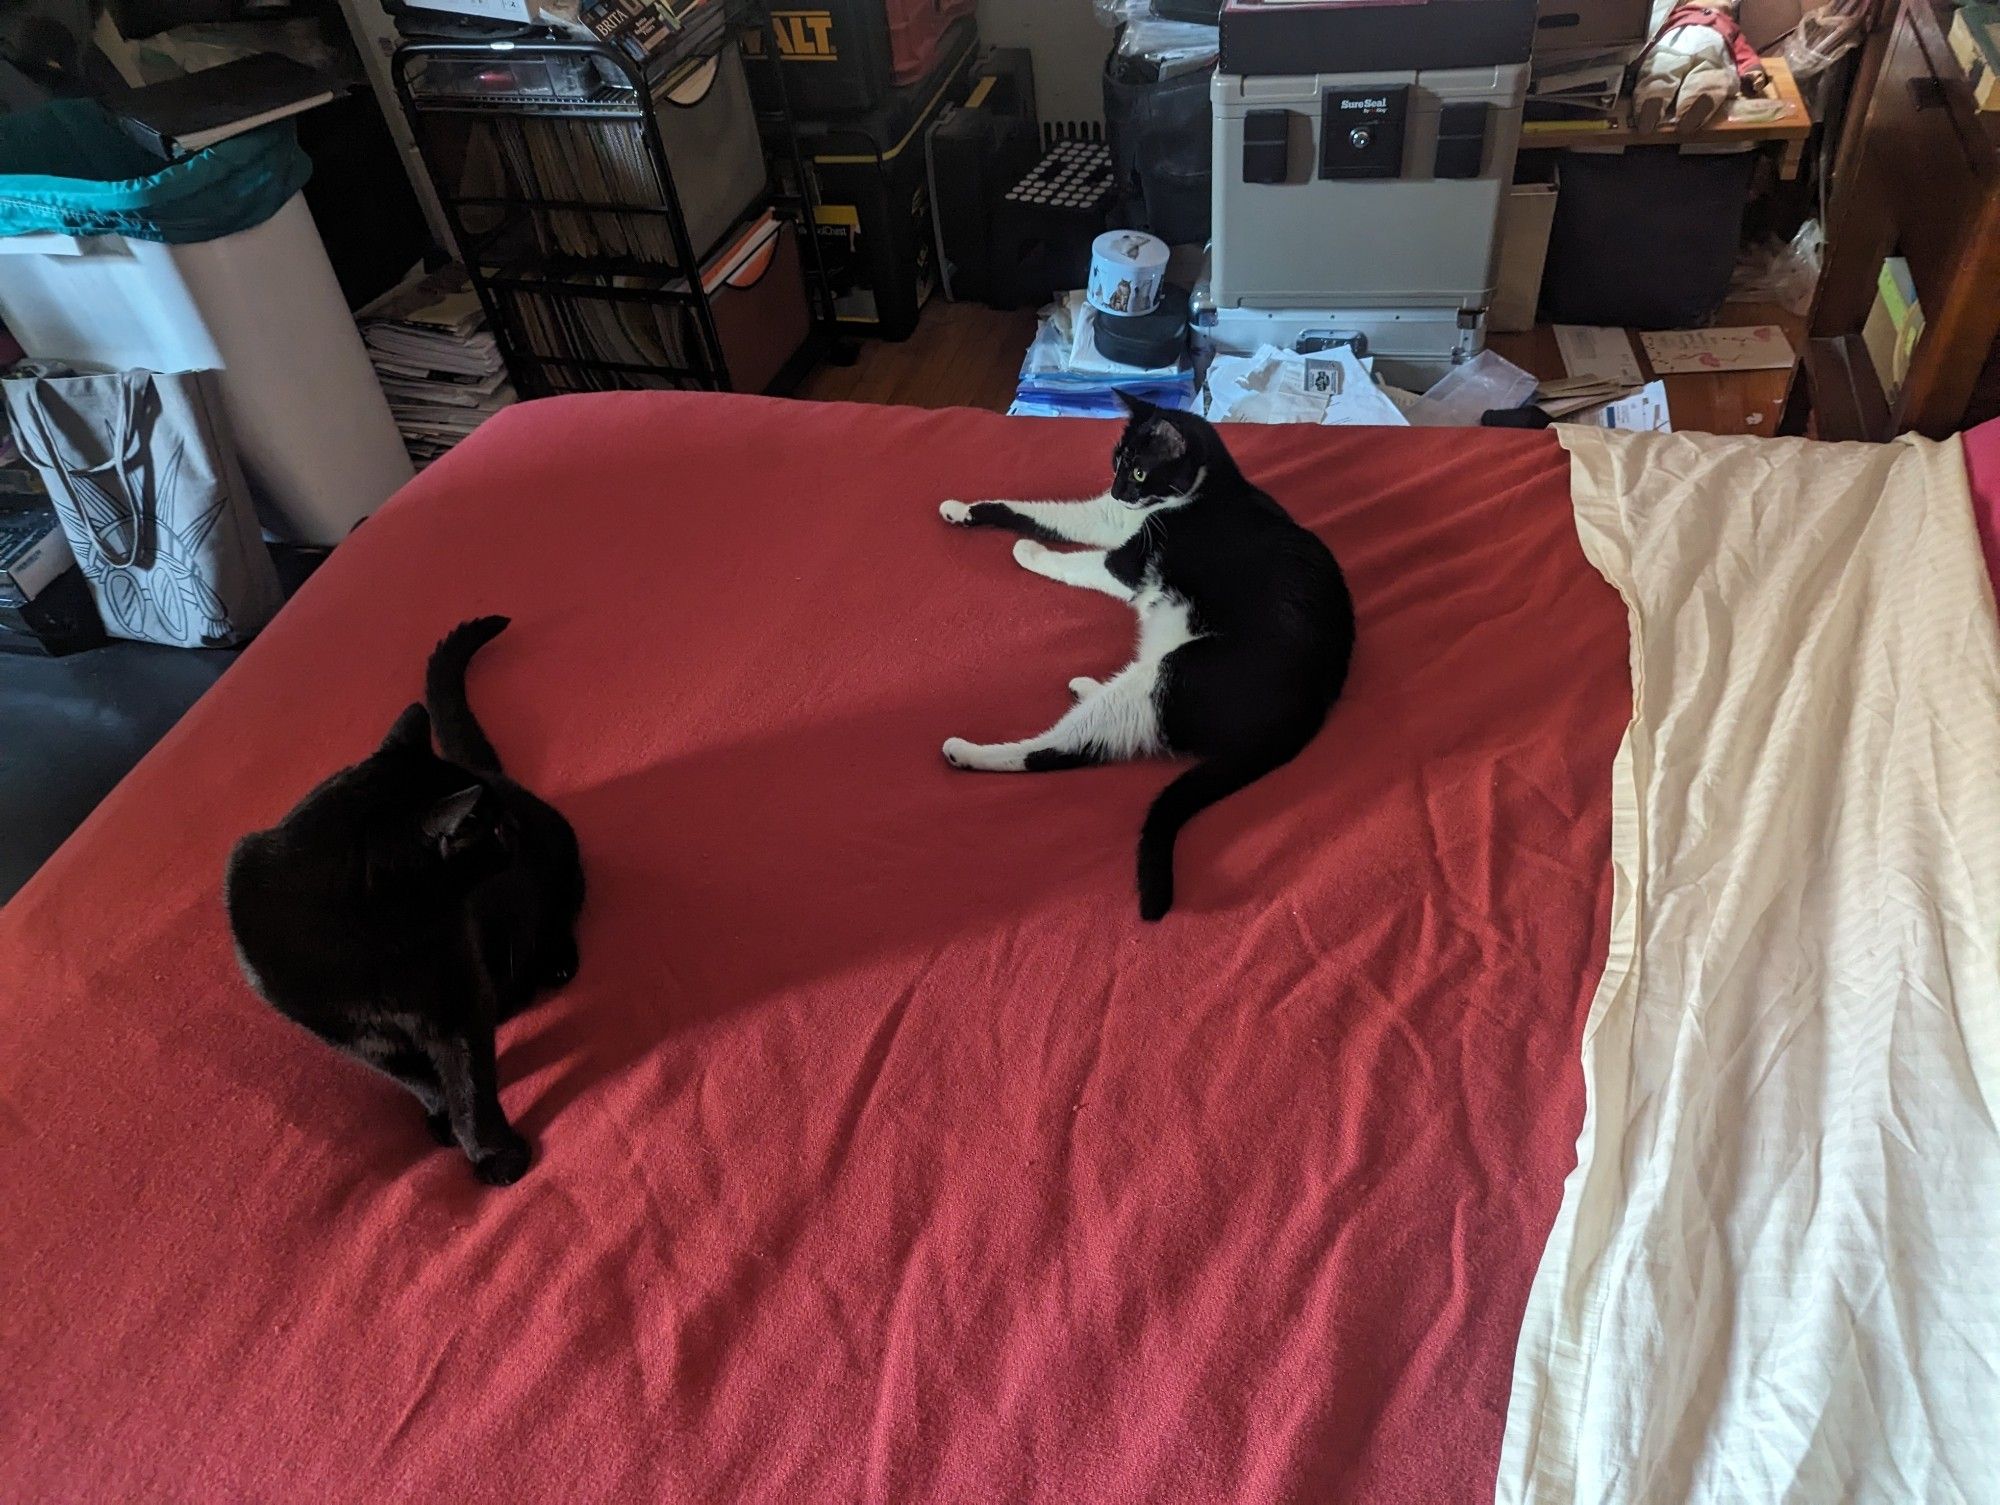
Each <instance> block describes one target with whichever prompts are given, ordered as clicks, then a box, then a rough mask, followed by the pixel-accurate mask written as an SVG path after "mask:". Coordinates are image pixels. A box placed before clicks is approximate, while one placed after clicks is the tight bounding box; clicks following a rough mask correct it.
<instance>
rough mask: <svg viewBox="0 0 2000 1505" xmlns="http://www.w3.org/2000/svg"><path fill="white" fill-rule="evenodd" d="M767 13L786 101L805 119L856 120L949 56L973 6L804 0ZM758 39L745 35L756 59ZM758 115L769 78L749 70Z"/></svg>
mask: <svg viewBox="0 0 2000 1505" xmlns="http://www.w3.org/2000/svg"><path fill="white" fill-rule="evenodd" d="M779 3H780V6H781V7H782V8H774V9H773V10H772V11H771V13H770V14H771V29H772V31H773V32H774V33H775V34H776V37H777V42H778V55H779V57H781V58H782V59H783V60H784V70H785V94H786V97H787V99H788V100H789V101H790V103H791V106H792V113H793V114H795V115H798V116H800V117H803V118H812V117H818V118H825V117H827V116H837V115H861V114H865V113H867V112H869V111H871V110H874V109H875V108H876V107H877V106H879V105H880V104H881V103H882V102H883V99H884V98H885V97H886V96H887V95H888V93H889V91H890V90H891V89H896V88H905V87H909V86H911V85H915V84H920V83H922V82H923V81H924V80H925V79H926V78H928V77H930V76H931V74H932V73H933V72H935V71H936V68H937V66H938V63H939V61H940V60H941V59H943V58H944V57H947V56H949V55H950V52H951V43H950V38H951V36H952V30H953V24H954V23H955V22H957V21H958V20H960V19H961V18H970V16H971V15H972V8H973V4H974V0H807V3H804V4H792V5H786V4H784V0H779ZM765 42H766V38H765V35H764V33H763V32H761V31H755V30H751V31H746V32H745V33H744V34H743V46H744V50H745V51H746V52H748V53H750V54H751V55H752V56H760V55H761V54H762V51H763V48H764V46H765ZM750 73H751V90H752V92H753V94H755V96H756V99H757V104H758V107H759V108H760V109H771V108H773V107H774V104H775V102H774V101H773V100H772V99H771V98H770V97H769V95H770V92H771V81H770V77H769V74H768V70H766V69H764V68H762V67H755V68H752V69H751V70H750Z"/></svg>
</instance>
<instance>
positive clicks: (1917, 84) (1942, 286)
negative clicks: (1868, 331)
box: [1785, 0, 2000, 439]
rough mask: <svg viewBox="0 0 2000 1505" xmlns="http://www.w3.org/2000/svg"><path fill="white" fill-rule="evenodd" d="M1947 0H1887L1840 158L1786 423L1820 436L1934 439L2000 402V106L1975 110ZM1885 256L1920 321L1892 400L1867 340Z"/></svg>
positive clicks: (1864, 62)
mask: <svg viewBox="0 0 2000 1505" xmlns="http://www.w3.org/2000/svg"><path fill="white" fill-rule="evenodd" d="M1952 13H1953V8H1952V6H1951V5H1950V4H1949V3H1948V0H1889V3H1887V4H1885V5H1884V6H1883V8H1882V12H1881V13H1880V15H1879V16H1878V18H1877V20H1876V22H1875V25H1874V27H1873V29H1872V30H1871V32H1870V34H1869V36H1868V40H1867V43H1866V46H1865V49H1864V52H1863V56H1862V61H1861V68H1860V72H1859V75H1858V77H1857V79H1856V83H1855V91H1854V107H1853V109H1852V110H1851V112H1850V114H1849V117H1848V123H1847V127H1846V129H1845V131H1844V132H1843V134H1842V137H1841V142H1840V148H1839V152H1838V155H1837V157H1836V158H1835V164H1834V176H1833V189H1832V194H1831V198H1830V204H1829V211H1828V215H1827V227H1826V228H1827V256H1826V265H1825V270H1824V274H1823V276H1822V277H1821V281H1820V287H1819V294H1818V297H1817V299H1816V301H1815V303H1814V305H1813V311H1812V315H1811V319H1810V323H1809V331H1808V333H1809V338H1808V342H1807V348H1806V352H1805V360H1804V362H1803V364H1802V367H1801V378H1800V380H1799V381H1797V382H1795V384H1794V390H1793V394H1792V401H1791V402H1790V404H1789V405H1788V407H1787V412H1786V424H1785V426H1786V427H1787V428H1788V429H1790V430H1792V431H1794V432H1799V431H1804V430H1805V429H1807V428H1808V427H1810V429H1811V431H1812V432H1814V433H1816V434H1818V435H1819V436H1820V437H1822V438H1827V439H1846V438H1872V439H1879V438H1886V437H1888V436H1889V435H1890V434H1895V433H1902V432H1905V431H1912V430H1913V431H1915V432H1917V433H1921V434H1928V435H1930V436H1931V437H1933V438H1942V437H1943V436H1944V435H1946V434H1949V433H1952V432H1953V431H1955V430H1957V429H1960V428H1963V427H1965V426H1967V425H1968V424H1970V423H1973V422H1977V421H1979V420H1980V419H1982V418H1986V417H1990V416H1993V414H1994V412H1995V411H2000V361H1996V359H1995V352H1996V346H1995V340H1996V337H2000V115H1995V114H1985V115H1982V114H1980V113H1979V112H1978V111H1977V110H1976V109H1975V108H1974V107H1973V103H1972V91H1971V86H1970V84H1969V83H1968V82H1967V80H1966V77H1965V73H1964V70H1963V69H1961V68H1960V66H1959V64H1958V61H1957V59H1956V58H1954V57H1953V56H1952V51H1951V47H1950V46H1949V44H1948V42H1947V40H1946V38H1947V35H1948V33H1949V31H1950V28H1951V20H1952ZM1888 256H1902V257H1904V258H1906V259H1907V260H1908V262H1909V265H1910V275H1911V279H1912V280H1913V281H1914V282H1915V284H1916V289H1917V297H1918V301H1919V302H1920V303H1921V304H1922V305H1923V311H1924V318H1925V330H1924V335H1923V338H1922V339H1921V340H1920V341H1919V342H1918V344H1917V347H1916V350H1915V353H1914V355H1913V357H1912V360H1911V366H1910V372H1909V375H1908V377H1907V379H1906V380H1905V382H1904V385H1903V390H1902V392H1901V393H1900V394H1899V395H1898V397H1897V400H1896V402H1895V403H1894V405H1893V406H1892V405H1890V404H1889V403H1887V402H1886V401H1885V400H1884V398H1883V394H1882V390H1881V387H1880V385H1879V383H1878V382H1877V381H1876V379H1875V372H1874V368H1873V367H1872V366H1871V365H1870V363H1869V360H1868V354H1867V351H1866V349H1865V348H1863V346H1862V343H1861V329H1862V326H1863V325H1864V324H1865V323H1866V322H1867V319H1868V311H1869V308H1870V307H1871V306H1872V304H1873V303H1874V300H1875V288H1876V277H1877V273H1878V272H1879V270H1880V268H1881V265H1882V261H1883V259H1884V258H1885V257H1888Z"/></svg>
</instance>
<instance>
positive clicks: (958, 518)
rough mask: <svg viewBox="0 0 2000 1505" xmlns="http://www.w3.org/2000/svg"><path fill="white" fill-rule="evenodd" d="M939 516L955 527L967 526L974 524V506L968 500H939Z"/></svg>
mask: <svg viewBox="0 0 2000 1505" xmlns="http://www.w3.org/2000/svg"><path fill="white" fill-rule="evenodd" d="M938 516H939V517H941V518H943V519H944V520H945V521H946V522H948V523H950V524H951V525H952V526H953V527H954V528H966V527H970V526H971V525H972V507H971V505H970V504H969V503H967V502H939V503H938Z"/></svg>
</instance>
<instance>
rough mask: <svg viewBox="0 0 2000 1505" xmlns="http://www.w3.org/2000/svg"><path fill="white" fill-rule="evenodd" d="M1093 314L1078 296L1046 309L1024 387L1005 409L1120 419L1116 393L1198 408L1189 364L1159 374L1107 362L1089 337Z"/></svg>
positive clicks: (1029, 414)
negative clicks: (1125, 393) (1011, 404)
mask: <svg viewBox="0 0 2000 1505" xmlns="http://www.w3.org/2000/svg"><path fill="white" fill-rule="evenodd" d="M1094 317H1095V315H1094V313H1093V311H1092V310H1091V308H1090V305H1089V304H1088V303H1086V302H1085V301H1084V296H1083V294H1082V293H1080V292H1074V293H1066V294H1064V295H1063V296H1062V297H1060V298H1058V299H1057V300H1056V301H1055V302H1054V303H1051V304H1050V305H1049V306H1048V307H1047V308H1045V309H1043V310H1042V315H1041V322H1040V323H1038V324H1037V325H1036V326H1035V337H1034V339H1033V340H1032V341H1030V342H1029V345H1028V354H1027V356H1026V358H1025V359H1024V360H1023V361H1022V362H1021V379H1020V385H1019V386H1018V387H1017V388H1016V390H1015V394H1014V403H1013V406H1011V407H1009V408H1008V409H1007V411H1008V412H1009V413H1010V414H1012V415H1013V416H1015V417H1017V418H1122V417H1124V416H1125V410H1124V408H1122V407H1120V406H1119V403H1118V394H1119V393H1120V392H1127V393H1130V394H1131V395H1132V396H1134V397H1139V398H1143V399H1144V400H1145V401H1147V402H1150V403H1154V404H1156V405H1157V406H1159V407H1163V408H1181V409H1185V408H1189V407H1192V406H1193V405H1194V371H1193V368H1191V367H1190V366H1189V365H1188V363H1187V362H1186V361H1185V360H1181V361H1177V362H1176V363H1175V364H1173V365H1171V366H1162V367H1160V368H1158V369H1156V370H1151V371H1147V370H1142V369H1141V368H1139V367H1137V366H1122V365H1120V364H1118V362H1116V361H1112V360H1107V359H1105V357H1104V356H1102V355H1100V354H1099V353H1098V350H1097V344H1096V341H1095V340H1094V339H1093V338H1092V337H1091V324H1092V320H1093V319H1094Z"/></svg>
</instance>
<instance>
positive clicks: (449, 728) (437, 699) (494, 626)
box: [424, 617, 509, 773]
mask: <svg viewBox="0 0 2000 1505" xmlns="http://www.w3.org/2000/svg"><path fill="white" fill-rule="evenodd" d="M508 621H509V619H508V618H506V617H474V618H473V619H472V620H471V621H470V622H460V623H459V624H458V626H456V627H454V628H452V630H451V631H450V632H447V633H446V634H445V635H444V637H443V638H441V639H440V640H439V642H438V645H437V647H435V648H433V649H432V650H431V661H430V665H429V667H428V668H427V669H425V671H424V701H425V703H426V704H427V705H428V706H429V707H430V712H431V723H432V725H433V726H435V727H436V729H437V740H438V750H439V751H441V752H442V753H443V754H444V755H445V756H446V757H447V758H449V759H450V760H451V761H452V762H454V763H456V764H458V765H459V766H460V767H461V768H469V769H471V770H472V771H473V772H474V773H499V772H500V771H501V770H500V754H499V753H497V752H495V751H494V750H493V744H492V743H491V742H488V741H487V740H486V733H485V732H483V731H481V730H480V727H479V718H478V717H476V716H474V715H473V714H472V702H471V701H469V700H467V699H466V698H465V670H466V666H467V665H468V664H470V663H471V662H472V655H473V654H475V653H477V652H478V651H479V650H480V649H481V648H482V647H484V646H485V645H486V644H488V643H490V642H492V641H493V639H495V638H497V637H498V636H500V634H501V633H503V632H505V631H506V630H507V623H508Z"/></svg>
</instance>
